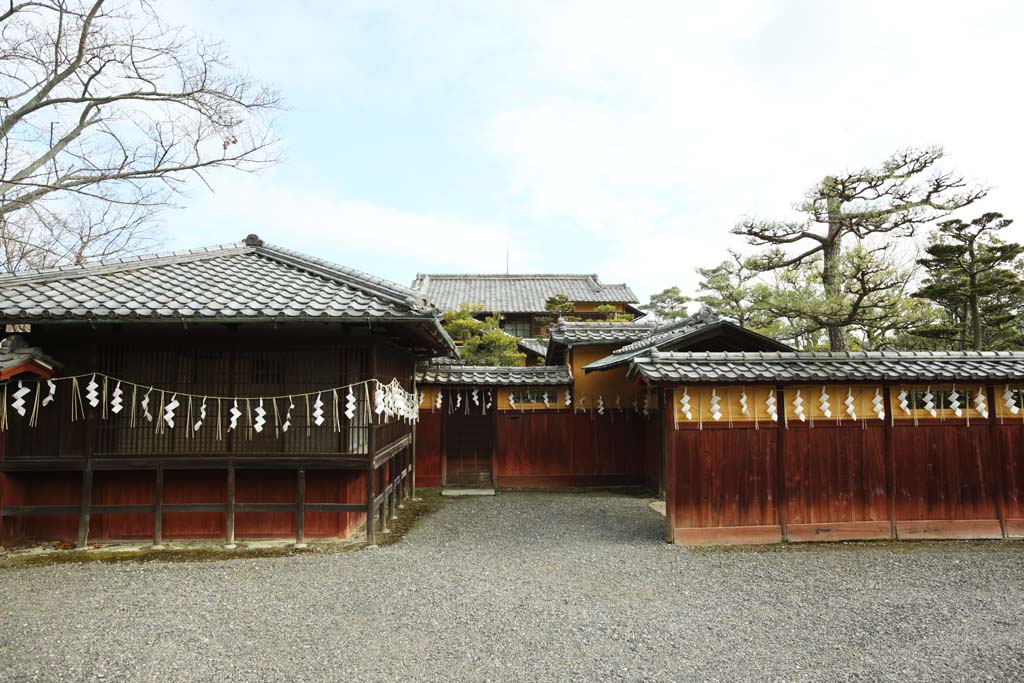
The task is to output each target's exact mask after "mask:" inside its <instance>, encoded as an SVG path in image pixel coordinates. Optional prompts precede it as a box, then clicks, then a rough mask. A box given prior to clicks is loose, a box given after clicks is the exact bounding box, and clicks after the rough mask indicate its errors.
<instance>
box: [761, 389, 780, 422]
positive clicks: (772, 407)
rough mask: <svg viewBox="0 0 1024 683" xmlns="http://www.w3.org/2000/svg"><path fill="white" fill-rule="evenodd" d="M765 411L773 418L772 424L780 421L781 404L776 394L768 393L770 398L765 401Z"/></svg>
mask: <svg viewBox="0 0 1024 683" xmlns="http://www.w3.org/2000/svg"><path fill="white" fill-rule="evenodd" d="M764 409H765V412H767V413H768V417H770V418H771V420H772V422H778V421H779V402H778V401H777V400H776V398H775V392H774V391H770V392H768V398H766V399H765V400H764Z"/></svg>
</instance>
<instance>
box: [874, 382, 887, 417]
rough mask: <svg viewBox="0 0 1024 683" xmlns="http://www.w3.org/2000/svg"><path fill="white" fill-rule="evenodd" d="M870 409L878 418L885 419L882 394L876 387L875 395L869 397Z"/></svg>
mask: <svg viewBox="0 0 1024 683" xmlns="http://www.w3.org/2000/svg"><path fill="white" fill-rule="evenodd" d="M871 406H872V408H871V410H873V411H874V413H875V415H877V416H878V419H879V420H884V419H885V399H884V398H882V394H881V392H880V391H879V390H878V389H875V395H874V396H873V397H872V398H871Z"/></svg>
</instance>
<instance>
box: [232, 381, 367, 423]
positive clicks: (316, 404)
mask: <svg viewBox="0 0 1024 683" xmlns="http://www.w3.org/2000/svg"><path fill="white" fill-rule="evenodd" d="M351 390H352V388H351V387H349V391H351ZM235 405H236V406H237V405H238V402H237V401H236V402H235ZM323 423H324V400H323V398H322V397H321V396H320V393H319V392H318V393H317V395H316V400H315V401H313V424H315V425H316V426H317V427H320V426H321V425H323Z"/></svg>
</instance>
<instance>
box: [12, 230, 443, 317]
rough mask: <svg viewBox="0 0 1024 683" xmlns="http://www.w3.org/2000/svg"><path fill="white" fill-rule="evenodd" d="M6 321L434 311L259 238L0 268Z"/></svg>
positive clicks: (396, 289) (413, 296)
mask: <svg viewBox="0 0 1024 683" xmlns="http://www.w3.org/2000/svg"><path fill="white" fill-rule="evenodd" d="M0 311H2V313H3V317H4V318H5V319H7V320H42V319H61V320H79V319H80V320H127V319H142V318H144V319H173V320H180V319H182V318H185V319H203V318H207V319H229V320H237V321H244V320H252V319H260V320H265V319H267V318H313V319H325V318H326V319H331V318H334V319H337V318H345V319H366V318H405V317H413V318H430V317H433V316H434V314H435V311H434V310H433V308H432V307H431V306H430V305H429V304H428V303H427V302H426V301H424V300H423V298H422V297H421V296H420V295H419V294H417V293H416V292H414V291H412V290H411V289H408V288H406V287H402V286H401V285H397V284H395V283H393V282H388V281H387V280H383V279H381V278H378V277H374V276H372V275H368V274H367V273H363V272H360V271H358V270H354V269H352V268H346V267H345V266H339V265H337V264H334V263H330V262H328V261H324V260H322V259H318V258H314V257H312V256H306V255H304V254H300V253H298V252H295V251H291V250H288V249H283V248H281V247H275V246H271V245H268V244H265V243H264V242H263V241H262V240H260V239H259V238H258V237H257V236H255V235H250V236H249V237H247V238H246V239H245V241H243V242H241V243H238V244H229V245H222V246H216V247H206V248H201V249H189V250H186V251H176V252H171V253H167V254H158V255H155V256H142V257H133V258H124V259H118V260H114V261H103V262H98V263H90V264H86V265H79V266H66V267H63V268H57V269H53V270H45V271H30V272H25V273H15V274H5V275H0Z"/></svg>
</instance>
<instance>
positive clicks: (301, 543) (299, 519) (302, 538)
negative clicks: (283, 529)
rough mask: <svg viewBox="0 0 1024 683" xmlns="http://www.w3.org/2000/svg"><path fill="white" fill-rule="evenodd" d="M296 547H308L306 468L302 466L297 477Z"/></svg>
mask: <svg viewBox="0 0 1024 683" xmlns="http://www.w3.org/2000/svg"><path fill="white" fill-rule="evenodd" d="M295 547H296V548H305V547H306V470H305V469H303V468H301V467H300V468H299V470H298V473H297V474H296V478H295Z"/></svg>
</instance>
